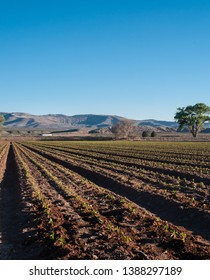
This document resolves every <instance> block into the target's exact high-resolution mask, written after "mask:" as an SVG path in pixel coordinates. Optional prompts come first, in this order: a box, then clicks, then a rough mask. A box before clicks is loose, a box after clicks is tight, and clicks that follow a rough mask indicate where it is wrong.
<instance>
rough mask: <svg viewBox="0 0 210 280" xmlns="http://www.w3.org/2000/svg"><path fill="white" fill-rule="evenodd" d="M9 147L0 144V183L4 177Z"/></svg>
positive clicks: (5, 144) (7, 144)
mask: <svg viewBox="0 0 210 280" xmlns="http://www.w3.org/2000/svg"><path fill="white" fill-rule="evenodd" d="M9 147H10V145H9V143H2V144H0V182H1V181H2V179H3V176H4V172H5V168H6V161H7V156H8V152H9Z"/></svg>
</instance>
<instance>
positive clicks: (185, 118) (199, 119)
mask: <svg viewBox="0 0 210 280" xmlns="http://www.w3.org/2000/svg"><path fill="white" fill-rule="evenodd" d="M209 114H210V107H209V106H207V105H206V104H204V103H197V104H195V105H193V106H192V105H189V106H187V107H182V108H178V109H177V112H176V114H175V117H174V119H175V120H177V122H178V123H179V129H180V130H182V129H183V128H185V127H187V128H188V129H189V131H190V132H191V133H192V135H193V137H196V136H197V134H198V132H199V131H201V129H202V128H203V127H204V123H205V122H206V121H210V117H209V116H208V115H209Z"/></svg>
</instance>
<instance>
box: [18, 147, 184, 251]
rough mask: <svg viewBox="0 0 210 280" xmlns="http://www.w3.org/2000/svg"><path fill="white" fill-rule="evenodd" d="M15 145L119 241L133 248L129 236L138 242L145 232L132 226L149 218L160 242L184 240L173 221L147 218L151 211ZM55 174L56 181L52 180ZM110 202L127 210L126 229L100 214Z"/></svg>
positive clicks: (134, 241) (139, 224) (132, 242)
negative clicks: (127, 225)
mask: <svg viewBox="0 0 210 280" xmlns="http://www.w3.org/2000/svg"><path fill="white" fill-rule="evenodd" d="M19 149H21V150H22V152H23V153H24V154H25V155H26V156H27V158H28V160H31V161H32V162H33V164H36V166H37V167H39V169H40V170H42V171H43V173H45V175H46V176H47V177H49V178H50V180H53V181H54V183H56V185H57V186H58V185H59V187H60V188H61V189H62V190H63V191H64V192H65V193H67V194H68V192H69V191H70V193H71V197H72V196H73V197H74V198H75V197H76V199H78V200H79V201H80V202H81V203H80V206H79V208H80V209H84V208H85V209H86V211H90V209H91V211H92V212H93V211H94V213H95V215H96V217H97V220H98V222H99V224H100V226H101V227H102V228H103V225H106V229H108V230H109V231H114V232H115V234H118V236H119V237H120V239H121V242H124V243H125V244H127V246H128V245H129V246H130V247H132V248H137V246H138V243H136V240H133V236H135V238H136V239H137V240H138V242H139V243H141V242H140V240H141V235H143V234H144V235H145V234H146V233H145V232H142V231H140V233H138V232H136V228H137V227H139V228H141V230H142V229H143V228H145V227H143V226H142V225H143V224H145V223H146V222H147V221H148V220H150V223H151V224H152V226H153V227H155V228H156V230H157V232H158V233H159V234H160V235H161V236H162V238H163V239H164V243H167V242H170V240H171V239H177V240H181V242H183V243H185V241H186V237H187V236H186V233H184V232H181V231H180V230H179V229H177V228H176V227H174V226H173V225H170V226H169V224H168V223H167V222H164V221H161V220H160V219H155V218H152V219H151V215H148V214H146V212H144V211H143V212H142V210H141V212H139V209H138V207H136V206H133V203H131V202H129V201H127V200H125V199H120V200H119V197H117V196H116V195H114V194H112V193H110V192H107V191H105V190H102V189H101V188H99V187H98V186H96V185H95V184H92V183H90V182H89V181H88V180H86V179H85V178H81V177H80V176H78V175H77V174H75V173H74V172H72V171H70V170H68V169H66V168H64V167H62V166H60V165H59V164H56V163H55V162H53V161H49V160H47V159H46V158H43V157H42V156H40V155H37V154H36V153H34V152H32V151H30V150H28V149H26V147H25V145H24V147H23V146H22V147H21V148H20V146H19ZM56 170H59V172H56ZM56 173H57V174H56ZM52 174H53V175H52ZM55 174H56V175H55ZM61 174H63V176H61ZM52 176H53V177H52ZM58 178H59V180H60V181H56V180H57V179H58ZM61 178H62V179H61ZM63 178H66V180H67V181H65V180H64V181H63ZM68 180H69V185H68V189H70V190H68V189H66V188H65V186H66V185H67V182H68ZM72 185H74V188H73V187H72ZM72 189H73V190H72ZM77 189H78V190H77ZM72 191H73V192H76V191H77V193H76V194H75V193H74V194H72ZM78 193H79V194H82V198H81V197H79V195H78ZM91 194H92V195H91ZM85 197H86V200H85ZM88 198H89V199H88ZM77 202H78V201H77ZM104 205H105V206H104ZM106 205H107V206H106ZM113 205H116V206H117V205H120V209H123V210H124V211H125V210H126V212H128V213H129V214H127V216H126V217H127V219H128V218H129V220H130V221H132V223H133V224H132V227H130V226H129V229H126V227H124V228H122V227H121V226H120V225H121V224H122V222H121V223H119V222H117V221H116V220H115V218H114V217H113V216H112V218H111V219H110V218H109V219H108V218H107V217H106V215H105V216H104V215H102V214H103V211H104V210H105V209H107V208H111V207H113ZM112 210H113V209H112ZM110 213H111V212H110ZM118 218H119V217H118ZM140 221H141V223H140ZM124 222H125V221H124ZM103 230H104V229H103ZM133 230H134V232H133ZM146 231H148V229H147V230H146ZM166 236H167V238H168V241H166V240H167V238H166ZM155 237H157V236H155V234H154V236H152V238H153V239H155ZM159 238H160V237H159ZM160 243H161V242H160ZM159 246H160V244H159ZM140 248H141V247H140ZM141 250H142V248H141Z"/></svg>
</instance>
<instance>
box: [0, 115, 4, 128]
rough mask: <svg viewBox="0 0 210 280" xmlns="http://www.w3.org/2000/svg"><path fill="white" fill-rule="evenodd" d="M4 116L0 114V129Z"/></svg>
mask: <svg viewBox="0 0 210 280" xmlns="http://www.w3.org/2000/svg"><path fill="white" fill-rule="evenodd" d="M4 121H5V120H4V116H3V115H0V130H1V129H2V124H3V123H4Z"/></svg>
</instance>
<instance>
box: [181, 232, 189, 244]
mask: <svg viewBox="0 0 210 280" xmlns="http://www.w3.org/2000/svg"><path fill="white" fill-rule="evenodd" d="M179 236H180V237H181V239H182V241H183V242H185V240H186V237H187V234H186V233H184V232H180V234H179Z"/></svg>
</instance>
